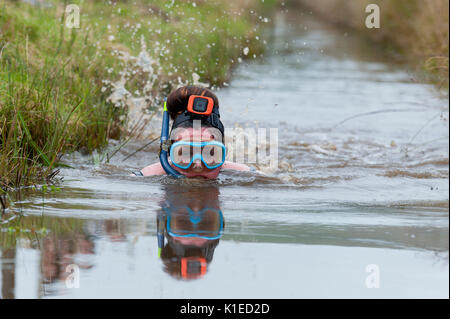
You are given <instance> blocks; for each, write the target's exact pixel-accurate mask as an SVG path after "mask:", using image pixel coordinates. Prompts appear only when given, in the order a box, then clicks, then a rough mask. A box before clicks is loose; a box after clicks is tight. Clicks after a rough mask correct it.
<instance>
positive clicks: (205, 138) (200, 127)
mask: <svg viewBox="0 0 450 319" xmlns="http://www.w3.org/2000/svg"><path fill="white" fill-rule="evenodd" d="M192 95H196V96H204V97H208V98H211V99H212V101H213V103H214V109H215V112H217V113H216V114H214V116H217V115H218V109H219V100H218V99H217V96H216V95H215V94H214V93H213V92H211V91H210V90H208V89H206V88H202V87H196V86H184V87H181V88H178V89H176V90H175V91H173V92H172V93H171V94H170V95H169V96H168V98H167V110H168V112H169V114H170V118H171V119H172V120H174V124H175V123H176V125H174V126H173V127H172V131H171V134H170V139H171V141H172V143H175V142H180V141H182V142H196V143H197V145H200V144H198V143H201V142H213V141H215V142H218V143H223V142H224V136H223V134H222V132H223V130H222V131H221V130H220V129H219V128H218V127H214V126H213V125H212V124H211V122H209V121H204V120H203V119H201V118H199V119H198V120H187V121H183V122H181V123H177V121H176V120H177V117H179V116H184V115H183V114H184V113H185V112H186V110H187V106H188V102H189V98H190V97H191V96H192ZM187 150H188V151H189V155H190V156H191V157H192V156H193V155H194V154H195V152H201V154H202V155H204V154H206V156H207V157H209V158H210V159H211V163H212V164H211V163H210V165H205V163H204V162H203V161H202V159H201V158H200V157H197V158H195V159H194V160H193V162H192V164H191V165H190V166H189V165H188V164H189V161H188V163H186V166H188V167H187V168H181V167H178V166H176V167H174V168H175V169H176V170H177V171H178V172H180V173H181V174H183V175H185V176H187V177H195V176H202V177H205V178H210V179H213V178H216V177H217V175H218V174H219V171H220V166H218V167H214V166H216V165H218V164H217V163H220V161H221V160H222V158H221V156H220V155H224V154H225V149H224V148H220V147H219V146H207V147H206V150H205V151H206V153H205V152H203V150H204V146H202V147H200V146H199V147H198V148H195V147H192V146H191V147H190V148H189V147H188V145H184V146H183V147H179V148H178V149H176V154H171V156H172V157H171V159H173V156H178V158H180V156H181V157H182V156H184V155H186V154H182V153H183V152H184V153H186V151H187ZM189 155H188V156H189ZM223 157H224V156H223ZM172 162H173V161H172ZM208 163H209V162H208ZM180 166H182V165H180Z"/></svg>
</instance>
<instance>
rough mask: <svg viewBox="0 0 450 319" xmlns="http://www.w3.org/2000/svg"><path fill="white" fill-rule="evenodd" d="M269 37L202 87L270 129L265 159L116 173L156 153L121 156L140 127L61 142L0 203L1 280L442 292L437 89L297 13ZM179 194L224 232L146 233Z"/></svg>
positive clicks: (82, 288)
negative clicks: (92, 147)
mask: <svg viewBox="0 0 450 319" xmlns="http://www.w3.org/2000/svg"><path fill="white" fill-rule="evenodd" d="M268 45H269V48H268V51H267V53H266V56H265V58H264V59H263V60H259V61H253V62H250V63H245V62H243V63H241V65H240V66H239V67H238V68H237V69H236V70H235V71H234V76H233V78H232V81H231V83H229V86H228V87H227V88H225V89H221V90H219V91H217V94H218V96H219V99H220V101H221V110H222V118H223V120H224V124H225V126H226V127H229V128H231V127H243V128H245V127H249V128H253V127H255V128H256V127H260V128H277V129H278V141H279V147H278V160H279V170H277V171H273V170H270V169H268V168H267V167H264V166H262V165H259V166H258V165H256V166H255V167H256V168H258V169H259V171H258V172H249V173H232V172H226V173H223V174H221V175H220V177H219V179H218V180H217V181H214V182H199V181H181V182H180V181H174V180H172V179H171V178H168V177H148V178H136V177H130V176H128V173H129V172H130V171H133V170H136V169H138V168H141V167H143V166H145V165H148V164H150V163H153V162H155V161H157V145H151V146H149V147H147V148H146V149H145V151H142V152H139V153H137V154H136V155H135V156H132V157H131V158H129V159H127V160H126V161H124V158H126V157H127V156H128V155H130V154H131V153H132V152H134V151H135V150H137V149H139V148H140V147H142V146H143V145H144V144H145V141H143V142H140V141H136V142H130V143H129V144H128V145H126V146H125V147H124V148H122V149H121V151H120V152H118V153H117V154H116V155H115V156H114V157H113V158H112V159H111V161H110V162H109V163H104V162H103V163H102V161H100V160H99V157H98V156H97V157H96V156H89V157H85V156H81V155H79V154H73V155H71V156H68V157H67V158H66V160H67V162H68V163H70V165H72V166H74V167H76V168H75V169H63V170H62V172H61V176H63V177H64V182H63V183H62V184H61V189H60V190H53V191H47V192H44V193H43V192H41V191H30V192H29V193H28V194H25V195H24V196H23V197H22V199H20V200H19V201H18V202H17V203H16V204H15V207H12V208H11V209H10V212H9V213H8V214H7V215H5V216H4V218H3V221H2V224H1V225H0V229H1V242H0V248H1V249H0V250H1V264H0V265H1V272H0V273H1V275H0V278H1V279H0V282H1V284H2V285H1V287H2V290H1V292H2V296H3V297H4V298H27V297H30V298H53V297H57V298H61V297H62V298H65V297H75V298H79V297H80V298H82V297H86V298H89V297H105V298H108V297H125V298H127V297H138V298H148V297H149V298H166V297H169V298H185V297H188V298H203V297H208V298H216V297H225V298H227V297H231V298H241V297H247V298H249V297H250V298H260V297H271V298H279V297H286V298H291V297H292V298H302V297H306V298H309V297H325V298H327V297H357V298H365V297H367V298H372V297H374V298H378V297H386V298H390V297H413V298H416V297H425V298H427V297H443V298H448V296H449V285H448V279H449V278H448V270H449V269H448V250H449V232H448V224H449V220H448V215H449V214H448V213H449V209H448V207H449V205H448V204H449V189H448V172H449V167H448V165H449V160H448V159H449V135H448V129H449V127H448V97H442V96H438V94H437V93H436V91H435V90H434V88H433V87H432V86H429V85H425V84H420V83H417V82H415V81H414V75H413V74H410V73H409V72H408V71H406V70H405V69H404V68H402V67H401V66H398V65H392V64H390V63H389V61H388V60H387V59H386V58H383V57H381V55H380V51H378V49H376V48H372V47H370V46H369V45H368V44H367V43H363V42H362V41H361V40H360V39H358V38H356V36H355V35H352V34H347V33H345V32H344V31H339V30H333V29H332V28H330V27H329V26H326V25H324V24H322V23H319V22H318V21H316V20H314V19H313V18H312V17H309V16H306V15H302V14H300V13H298V14H284V13H280V14H279V15H278V16H277V20H276V24H275V27H274V29H273V30H272V31H271V35H270V41H269V43H268ZM359 115H361V116H359ZM155 127H159V123H156V124H155ZM113 148H114V145H113V144H111V149H113ZM179 207H189V208H190V209H192V210H193V211H195V214H200V215H201V214H203V212H206V213H204V214H203V217H204V218H203V222H204V225H202V226H199V227H200V228H202V227H203V228H205V229H206V231H207V232H211V229H215V228H214V227H216V226H211V225H218V223H219V222H218V221H219V216H222V218H223V224H224V225H223V226H224V227H223V233H220V234H219V233H218V232H217V233H216V235H217V234H219V237H218V238H216V239H214V240H209V241H207V243H206V244H203V245H200V248H199V247H193V245H187V244H183V243H180V242H175V241H174V240H169V239H168V238H167V237H166V238H165V242H164V244H163V245H161V243H160V244H158V233H161V231H164V228H165V226H166V228H167V224H166V223H165V220H161V219H158V218H159V217H158V216H161V215H162V214H161V212H163V211H164V210H167V209H169V210H171V209H178V208H179ZM13 211H16V212H20V214H18V215H16V214H13ZM184 211H185V212H186V211H187V210H184ZM195 214H194V217H197V215H195ZM189 216H190V217H192V215H189ZM194 217H192V218H194ZM161 225H162V226H161ZM158 226H159V227H158ZM211 227H212V228H211ZM203 228H202V229H203ZM166 231H167V229H166ZM159 238H160V239H161V236H159ZM158 248H161V250H160V251H159V249H158ZM188 257H189V258H191V259H188ZM74 269H75V270H74ZM74 276H75V277H74ZM376 276H377V278H375V277H376ZM374 278H375V279H374ZM377 284H379V288H368V287H373V286H375V287H376V286H377Z"/></svg>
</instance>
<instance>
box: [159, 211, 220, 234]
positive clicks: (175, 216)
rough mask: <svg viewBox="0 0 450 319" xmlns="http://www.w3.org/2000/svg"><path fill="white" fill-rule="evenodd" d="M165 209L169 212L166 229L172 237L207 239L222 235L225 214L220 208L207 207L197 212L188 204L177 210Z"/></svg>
mask: <svg viewBox="0 0 450 319" xmlns="http://www.w3.org/2000/svg"><path fill="white" fill-rule="evenodd" d="M165 210H166V212H167V213H168V214H167V224H166V230H167V233H168V234H169V235H170V236H172V237H183V238H203V239H207V240H215V239H219V238H220V237H222V233H223V214H222V212H221V211H220V210H218V209H214V208H209V207H205V208H203V209H202V210H200V211H198V212H197V211H193V210H192V209H191V208H189V207H188V206H184V207H180V208H178V209H177V210H175V211H173V210H171V211H170V212H169V211H168V209H167V208H166V209H165ZM186 213H187V214H186ZM217 220H218V225H217V222H216V221H217ZM180 226H181V227H180Z"/></svg>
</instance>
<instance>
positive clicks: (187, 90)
mask: <svg viewBox="0 0 450 319" xmlns="http://www.w3.org/2000/svg"><path fill="white" fill-rule="evenodd" d="M191 95H200V96H206V97H210V98H212V99H213V101H214V106H215V107H217V108H219V99H218V98H217V96H216V95H215V94H214V93H213V92H212V91H211V90H208V89H206V88H203V87H198V86H193V85H188V86H183V87H180V88H178V89H176V90H175V91H173V92H172V93H170V95H169V96H168V97H167V110H168V111H169V114H170V118H171V119H172V120H174V119H175V118H176V117H177V115H179V114H181V113H183V112H184V111H185V110H186V109H187V104H188V101H189V97H190V96H191Z"/></svg>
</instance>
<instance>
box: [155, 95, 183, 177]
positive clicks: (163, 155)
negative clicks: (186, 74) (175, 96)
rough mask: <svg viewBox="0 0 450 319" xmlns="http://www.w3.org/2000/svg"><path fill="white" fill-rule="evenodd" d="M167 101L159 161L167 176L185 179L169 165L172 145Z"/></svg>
mask: <svg viewBox="0 0 450 319" xmlns="http://www.w3.org/2000/svg"><path fill="white" fill-rule="evenodd" d="M166 103H167V102H166V100H164V112H163V120H162V128H161V139H160V151H159V161H160V162H161V166H162V167H163V169H164V171H166V173H167V174H169V175H172V176H173V177H176V178H181V177H184V175H183V174H180V173H178V172H177V171H176V170H175V169H174V168H173V167H172V166H170V164H169V160H168V152H169V148H170V145H169V143H168V141H169V112H168V111H167V104H166Z"/></svg>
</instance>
